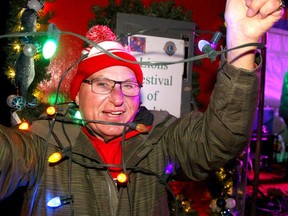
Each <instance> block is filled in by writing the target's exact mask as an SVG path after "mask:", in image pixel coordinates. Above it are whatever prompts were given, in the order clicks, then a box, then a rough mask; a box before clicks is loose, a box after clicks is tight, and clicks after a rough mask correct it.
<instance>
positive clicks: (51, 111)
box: [46, 106, 56, 116]
mask: <svg viewBox="0 0 288 216" xmlns="http://www.w3.org/2000/svg"><path fill="white" fill-rule="evenodd" d="M46 113H47V114H48V115H50V116H51V115H55V113H56V108H55V107H54V106H49V107H47V109H46Z"/></svg>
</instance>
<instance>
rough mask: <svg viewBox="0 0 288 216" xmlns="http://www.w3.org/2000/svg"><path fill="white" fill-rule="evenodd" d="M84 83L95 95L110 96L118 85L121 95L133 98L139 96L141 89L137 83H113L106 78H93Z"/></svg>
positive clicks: (113, 81)
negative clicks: (89, 86)
mask: <svg viewBox="0 0 288 216" xmlns="http://www.w3.org/2000/svg"><path fill="white" fill-rule="evenodd" d="M83 82H84V83H87V84H90V85H91V91H92V92H94V93H96V94H103V95H105V94H110V93H111V92H112V90H113V89H114V87H115V85H116V84H119V85H120V88H121V91H122V94H123V95H125V96H130V97H134V96H136V95H138V94H139V92H140V88H141V87H142V86H141V85H140V84H139V83H137V82H131V81H115V80H110V79H106V78H95V79H92V80H83Z"/></svg>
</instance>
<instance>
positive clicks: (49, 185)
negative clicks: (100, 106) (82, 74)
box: [0, 64, 258, 216]
mask: <svg viewBox="0 0 288 216" xmlns="http://www.w3.org/2000/svg"><path fill="white" fill-rule="evenodd" d="M257 96H258V77H257V75H256V72H253V73H247V72H246V71H241V70H237V69H236V68H234V67H232V66H230V65H228V64H224V65H223V66H222V67H221V68H220V70H219V72H218V77H217V83H216V85H215V88H214V91H213V94H212V97H211V100H210V104H209V107H208V109H207V110H206V112H205V113H201V112H198V111H193V112H191V113H189V114H187V115H185V116H183V117H181V118H179V119H176V118H175V117H173V116H171V115H169V114H168V113H167V112H164V111H153V112H152V113H153V115H154V122H153V127H152V129H151V130H150V131H149V132H148V133H145V134H139V135H137V136H134V137H132V138H130V139H129V140H126V141H125V142H124V144H123V155H124V161H125V165H126V167H127V170H128V173H129V184H128V190H127V188H126V187H120V189H118V188H117V187H116V185H115V183H114V181H113V180H112V178H111V177H110V175H109V173H108V171H107V170H106V169H105V166H104V167H103V166H102V165H103V163H102V161H101V158H100V156H99V155H98V153H97V152H96V150H95V149H94V148H93V146H92V145H91V143H90V141H89V139H88V138H87V136H86V135H85V134H84V133H83V132H82V130H80V128H79V127H77V126H76V125H74V124H62V123H61V122H57V123H56V124H55V125H54V127H53V133H51V134H50V133H49V132H50V130H49V127H48V123H47V121H44V120H39V121H36V122H34V124H33V126H32V132H22V131H18V130H17V129H11V128H10V129H9V128H5V127H1V128H0V132H1V134H2V135H1V136H0V158H1V160H0V171H1V172H0V188H1V191H0V200H3V199H5V198H7V197H8V196H9V195H11V194H12V193H13V192H14V191H15V190H16V189H17V188H24V191H25V197H24V203H23V207H22V209H21V215H25V216H26V215H29V214H30V215H37V216H39V215H61V216H63V215H72V211H73V213H74V215H76V216H78V215H81V216H85V215H87V216H88V215H101V216H106V215H107V216H111V215H117V216H123V215H125V216H126V215H135V216H136V215H137V216H138V215H140V216H141V215H143V216H144V215H145V216H147V215H155V216H161V215H169V209H168V204H167V200H168V198H167V188H166V187H165V184H162V183H161V182H160V179H159V177H161V176H162V174H163V172H164V170H165V167H166V166H167V165H168V163H172V164H173V167H174V172H173V175H176V174H179V172H180V171H181V172H184V173H185V175H186V176H188V177H189V178H191V179H194V180H202V179H204V178H206V177H207V175H208V173H209V171H211V170H215V169H217V168H219V167H221V166H223V165H224V164H225V163H227V162H228V161H229V160H231V159H233V158H235V157H236V156H238V155H239V154H240V153H241V152H242V151H243V149H244V148H245V147H246V146H247V144H248V142H249V140H250V135H251V128H252V126H253V119H254V114H255V110H256V104H257ZM50 123H51V122H50ZM63 130H65V132H63ZM67 137H68V139H67ZM47 138H48V142H46V140H47ZM57 142H61V144H62V145H64V146H69V145H71V146H72V152H73V154H72V159H70V160H69V159H66V160H63V161H62V162H60V163H58V164H56V165H53V166H52V165H49V164H48V162H47V159H48V157H49V156H50V155H51V154H52V153H53V152H55V151H59V150H60V149H59V145H58V144H57ZM70 162H71V163H70ZM70 166H71V167H70ZM87 166H88V168H87ZM69 176H70V177H69ZM70 181H71V182H70ZM69 182H70V184H69ZM69 194H73V198H74V202H73V204H71V205H70V204H67V205H63V206H61V207H58V208H56V209H52V208H49V207H47V206H46V203H47V202H48V201H49V200H50V199H51V198H52V197H54V196H64V197H65V196H67V195H69ZM29 212H30V213H29ZM131 212H133V214H131Z"/></svg>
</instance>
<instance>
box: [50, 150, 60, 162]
mask: <svg viewBox="0 0 288 216" xmlns="http://www.w3.org/2000/svg"><path fill="white" fill-rule="evenodd" d="M61 159H62V154H61V153H60V152H54V153H53V154H52V155H50V157H49V158H48V162H49V163H57V162H58V161H60V160H61Z"/></svg>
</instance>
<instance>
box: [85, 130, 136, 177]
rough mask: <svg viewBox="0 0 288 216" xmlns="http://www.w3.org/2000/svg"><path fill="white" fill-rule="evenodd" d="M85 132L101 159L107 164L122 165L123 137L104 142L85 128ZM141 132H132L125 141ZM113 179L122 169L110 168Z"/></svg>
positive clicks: (126, 136)
mask: <svg viewBox="0 0 288 216" xmlns="http://www.w3.org/2000/svg"><path fill="white" fill-rule="evenodd" d="M82 129H83V132H84V133H85V134H86V135H87V136H88V137H89V139H90V141H91V143H92V145H93V146H94V148H95V149H96V151H97V152H98V154H99V155H100V157H101V159H102V160H103V162H104V163H105V164H116V165H121V162H122V161H121V160H122V146H121V141H122V137H121V136H120V137H117V138H115V139H113V140H111V141H109V142H107V143H106V142H104V141H102V140H100V139H98V138H97V137H95V136H93V135H92V134H90V133H89V132H88V131H87V129H86V128H85V127H83V128H82ZM139 133H140V132H138V131H136V130H132V131H129V132H127V133H126V135H125V140H127V139H129V138H131V137H133V136H135V135H137V134H139ZM108 169H109V172H110V175H111V176H112V178H116V177H117V175H118V174H119V173H120V172H121V170H122V168H119V167H110V168H108Z"/></svg>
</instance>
